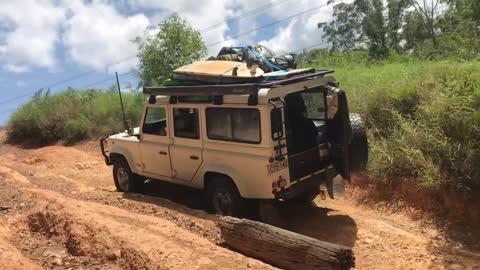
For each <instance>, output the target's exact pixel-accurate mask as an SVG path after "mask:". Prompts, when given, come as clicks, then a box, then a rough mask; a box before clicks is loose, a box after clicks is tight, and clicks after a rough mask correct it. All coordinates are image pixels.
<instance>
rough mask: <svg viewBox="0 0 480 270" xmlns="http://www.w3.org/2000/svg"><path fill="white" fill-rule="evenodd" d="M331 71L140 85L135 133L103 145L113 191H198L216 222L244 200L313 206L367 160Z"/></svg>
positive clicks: (360, 131) (361, 134)
mask: <svg viewBox="0 0 480 270" xmlns="http://www.w3.org/2000/svg"><path fill="white" fill-rule="evenodd" d="M332 72H333V71H332V70H322V71H315V72H311V73H309V74H306V75H299V76H293V77H290V78H287V79H283V80H277V81H271V82H269V81H267V82H259V83H244V84H226V85H180V86H160V87H144V94H145V95H147V96H149V98H148V100H147V101H146V102H145V105H144V112H143V118H142V119H143V120H142V122H141V125H140V127H139V128H135V129H134V131H133V132H127V131H126V132H123V133H119V134H116V135H111V136H108V137H104V138H103V139H102V140H101V142H100V145H101V149H102V153H103V155H104V157H105V161H106V163H107V164H108V165H112V164H113V178H114V182H115V186H116V187H117V189H118V191H123V192H134V191H136V190H138V188H139V187H140V186H141V185H142V184H143V183H144V181H145V180H146V179H156V180H161V181H168V182H173V183H176V184H179V185H185V186H190V187H193V188H197V189H203V190H204V191H205V195H206V198H207V202H208V204H209V206H211V207H212V209H213V210H214V211H215V212H216V213H218V214H221V215H236V214H239V213H240V212H241V210H242V207H243V205H244V204H243V203H244V202H245V200H246V199H257V200H261V201H265V200H291V199H296V200H302V201H311V200H313V199H314V198H315V196H317V195H318V194H319V192H320V186H321V185H322V184H323V185H325V186H326V189H327V191H328V193H329V194H330V195H331V190H332V185H333V184H332V182H333V180H332V179H333V178H334V177H335V176H337V175H341V176H342V177H343V179H350V176H351V174H352V172H355V171H360V170H363V169H364V168H365V167H366V163H367V159H368V144H367V137H366V134H365V128H364V126H363V123H362V121H361V119H360V117H359V116H358V115H357V114H349V111H348V106H347V99H346V96H345V93H344V92H343V91H341V90H339V89H338V88H337V87H338V83H337V82H336V81H335V80H334V79H333V77H328V76H325V75H327V74H329V73H332Z"/></svg>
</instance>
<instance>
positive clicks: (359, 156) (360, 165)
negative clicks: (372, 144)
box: [350, 113, 368, 173]
mask: <svg viewBox="0 0 480 270" xmlns="http://www.w3.org/2000/svg"><path fill="white" fill-rule="evenodd" d="M350 125H351V126H352V138H351V141H350V169H351V171H352V172H353V173H355V172H361V171H364V170H365V169H366V168H367V163H368V139H367V132H366V130H365V125H364V123H363V121H362V118H361V117H360V115H359V114H358V113H351V114H350Z"/></svg>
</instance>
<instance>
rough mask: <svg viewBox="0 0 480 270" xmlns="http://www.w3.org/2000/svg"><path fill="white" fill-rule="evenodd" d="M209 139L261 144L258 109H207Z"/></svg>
mask: <svg viewBox="0 0 480 270" xmlns="http://www.w3.org/2000/svg"><path fill="white" fill-rule="evenodd" d="M206 114H207V115H206V116H207V136H208V138H209V139H213V140H221V141H234V142H244V143H260V141H261V136H260V112H259V111H258V110H257V109H243V108H238V109H237V108H207V110H206Z"/></svg>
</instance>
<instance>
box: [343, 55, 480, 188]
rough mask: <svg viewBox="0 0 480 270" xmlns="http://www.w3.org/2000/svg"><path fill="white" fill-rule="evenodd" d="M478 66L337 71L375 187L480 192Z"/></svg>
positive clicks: (381, 66) (413, 63)
mask: <svg viewBox="0 0 480 270" xmlns="http://www.w3.org/2000/svg"><path fill="white" fill-rule="evenodd" d="M479 74H480V63H478V62H473V63H455V62H425V61H417V60H412V61H406V62H402V63H396V62H395V63H388V60H387V61H386V62H385V63H379V64H377V65H374V66H365V67H358V66H353V67H345V68H339V69H338V70H337V74H336V76H337V79H339V80H340V82H341V86H342V88H344V89H345V90H346V91H347V93H348V96H349V101H350V108H351V111H357V112H359V113H361V114H362V116H363V117H364V118H365V121H366V123H367V127H368V132H369V138H370V139H369V140H370V152H371V155H370V163H369V170H370V173H371V176H372V179H373V181H378V182H381V183H386V184H389V185H395V184H396V183H398V182H399V181H404V180H408V181H412V182H414V183H415V185H416V186H417V187H418V188H419V189H424V190H428V191H438V190H445V189H451V190H456V191H464V192H466V193H468V191H469V190H471V189H474V188H477V189H478V188H480V76H479Z"/></svg>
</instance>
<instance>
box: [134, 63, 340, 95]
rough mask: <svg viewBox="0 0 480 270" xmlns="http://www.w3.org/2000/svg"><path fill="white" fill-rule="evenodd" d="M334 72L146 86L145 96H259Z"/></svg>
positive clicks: (322, 71)
mask: <svg viewBox="0 0 480 270" xmlns="http://www.w3.org/2000/svg"><path fill="white" fill-rule="evenodd" d="M333 72H334V70H331V69H329V70H318V71H315V72H311V73H307V74H299V75H296V76H292V77H290V78H287V79H283V80H274V81H266V80H264V81H260V82H256V83H242V84H200V85H177V86H144V87H143V93H144V94H145V95H150V96H151V95H153V96H156V95H164V96H199V95H203V96H224V95H257V94H258V91H259V90H260V89H262V88H272V87H278V86H282V85H288V84H291V83H296V82H300V81H304V80H311V79H316V78H318V77H322V76H324V75H326V74H330V73H333Z"/></svg>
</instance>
